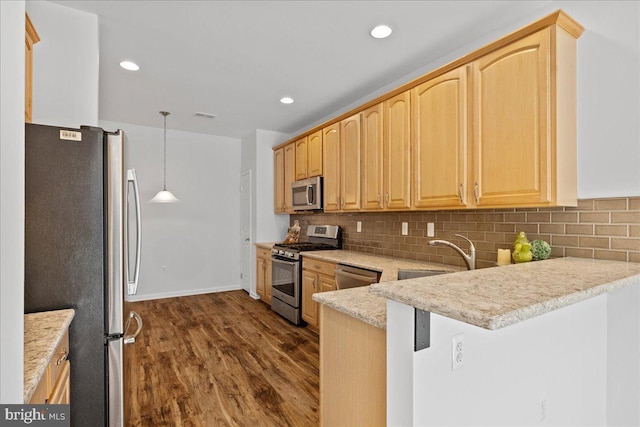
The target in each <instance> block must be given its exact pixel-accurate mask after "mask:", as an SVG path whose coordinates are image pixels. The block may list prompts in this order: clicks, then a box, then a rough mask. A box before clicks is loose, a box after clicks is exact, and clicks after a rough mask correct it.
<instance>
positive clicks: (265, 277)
mask: <svg viewBox="0 0 640 427" xmlns="http://www.w3.org/2000/svg"><path fill="white" fill-rule="evenodd" d="M256 292H257V294H258V295H260V299H261V300H262V301H264V302H266V303H267V304H269V305H271V251H270V250H269V249H264V248H256Z"/></svg>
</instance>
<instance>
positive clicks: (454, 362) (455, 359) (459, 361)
mask: <svg viewBox="0 0 640 427" xmlns="http://www.w3.org/2000/svg"><path fill="white" fill-rule="evenodd" d="M464 353H465V352H464V334H458V335H454V336H453V340H452V346H451V370H452V371H455V370H456V369H458V368H461V367H462V366H463V365H464Z"/></svg>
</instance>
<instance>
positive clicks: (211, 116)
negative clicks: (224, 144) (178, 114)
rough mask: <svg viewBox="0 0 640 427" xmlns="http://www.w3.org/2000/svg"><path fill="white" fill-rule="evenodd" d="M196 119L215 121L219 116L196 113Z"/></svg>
mask: <svg viewBox="0 0 640 427" xmlns="http://www.w3.org/2000/svg"><path fill="white" fill-rule="evenodd" d="M196 117H204V118H205V119H215V118H216V117H217V116H216V115H215V114H211V113H202V112H198V111H196Z"/></svg>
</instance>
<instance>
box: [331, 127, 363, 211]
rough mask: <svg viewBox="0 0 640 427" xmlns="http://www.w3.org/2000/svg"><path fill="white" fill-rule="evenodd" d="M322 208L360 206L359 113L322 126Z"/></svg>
mask: <svg viewBox="0 0 640 427" xmlns="http://www.w3.org/2000/svg"><path fill="white" fill-rule="evenodd" d="M322 138H323V143H322V145H323V153H324V156H323V157H324V166H323V169H324V174H323V176H324V182H323V186H324V211H325V212H330V211H344V210H359V209H360V115H359V114H356V115H354V116H351V117H348V118H346V119H344V120H342V121H341V122H339V123H334V124H333V125H331V126H327V127H326V128H324V129H323V130H322Z"/></svg>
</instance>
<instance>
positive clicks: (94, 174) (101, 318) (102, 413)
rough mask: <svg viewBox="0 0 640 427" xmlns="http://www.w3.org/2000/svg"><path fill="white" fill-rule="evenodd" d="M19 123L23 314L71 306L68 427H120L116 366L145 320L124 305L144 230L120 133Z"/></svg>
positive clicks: (120, 367) (122, 386)
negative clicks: (22, 186)
mask: <svg viewBox="0 0 640 427" xmlns="http://www.w3.org/2000/svg"><path fill="white" fill-rule="evenodd" d="M25 126H26V129H25V290H24V295H25V301H24V307H25V313H32V312H38V311H48V310H56V309H63V308H74V309H75V310H76V315H75V318H74V320H73V322H72V323H71V327H70V352H69V360H70V362H71V425H72V426H79V427H80V426H81V427H85V426H101V425H104V426H107V425H108V426H126V425H128V421H127V417H128V407H129V404H128V399H127V396H126V393H125V392H126V391H127V388H126V381H127V376H128V375H127V369H125V368H127V367H128V366H127V365H126V364H125V363H123V361H124V360H125V359H126V358H127V348H128V347H129V346H130V345H131V344H133V343H135V339H136V335H137V334H138V333H139V332H140V329H141V328H142V320H141V319H140V317H139V316H138V315H137V314H136V313H135V312H133V311H131V310H128V307H127V304H126V302H125V299H124V296H125V292H126V293H128V294H130V295H131V294H135V293H136V291H137V286H138V277H139V271H140V248H141V228H140V225H141V224H140V198H139V195H138V184H137V179H136V174H135V170H125V168H124V135H123V132H122V131H117V132H106V131H103V130H102V129H100V128H94V127H86V126H83V127H81V128H80V129H71V128H61V127H53V126H44V125H37V124H26V125H25ZM129 205H132V207H131V209H130V208H129ZM134 208H135V209H134ZM129 223H131V224H132V226H129ZM134 228H135V229H134ZM129 246H131V247H132V250H131V251H129Z"/></svg>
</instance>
